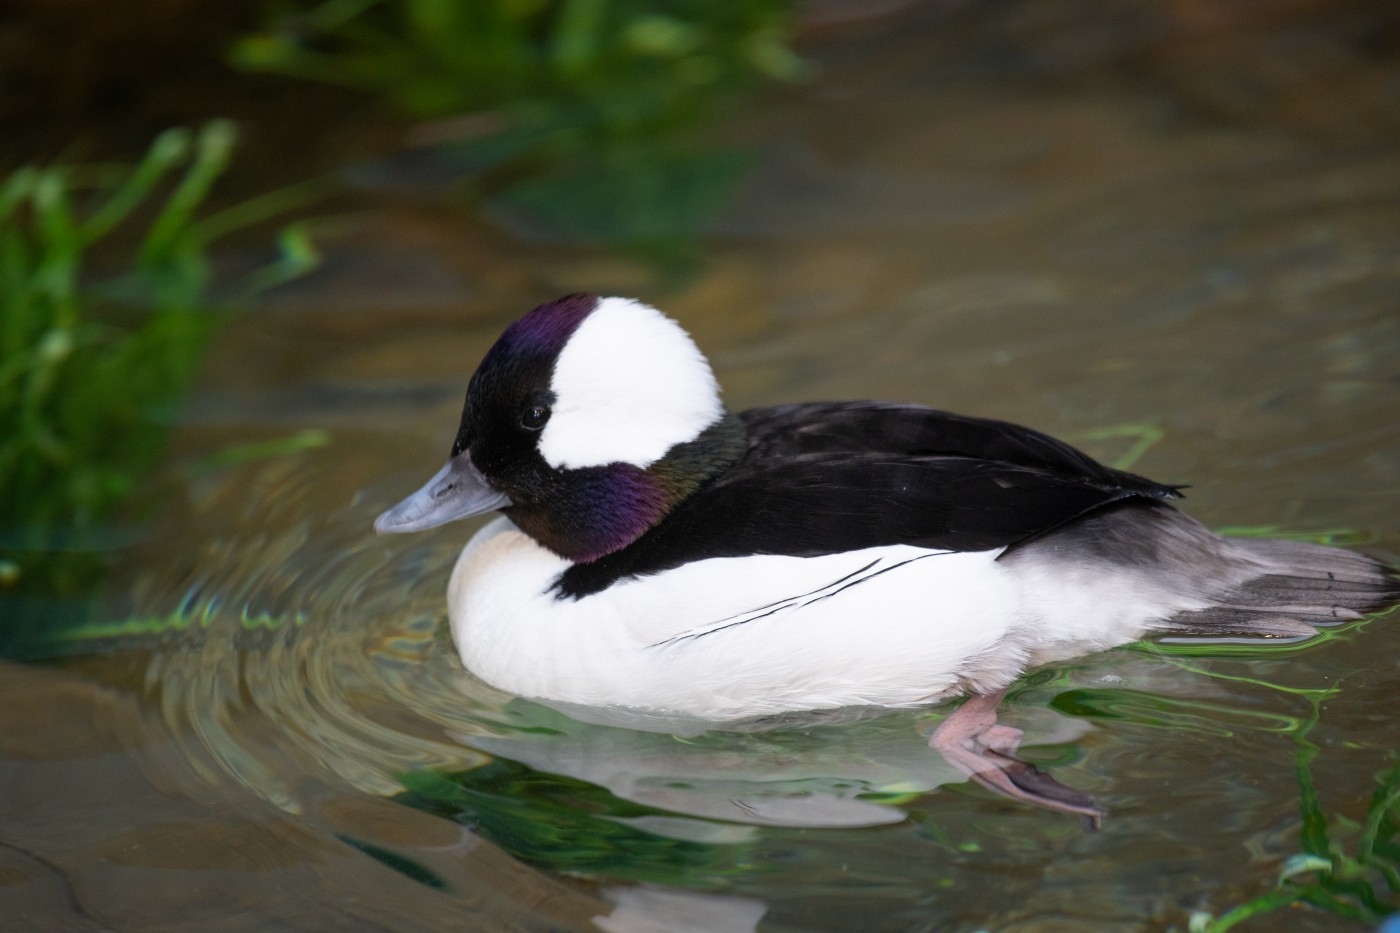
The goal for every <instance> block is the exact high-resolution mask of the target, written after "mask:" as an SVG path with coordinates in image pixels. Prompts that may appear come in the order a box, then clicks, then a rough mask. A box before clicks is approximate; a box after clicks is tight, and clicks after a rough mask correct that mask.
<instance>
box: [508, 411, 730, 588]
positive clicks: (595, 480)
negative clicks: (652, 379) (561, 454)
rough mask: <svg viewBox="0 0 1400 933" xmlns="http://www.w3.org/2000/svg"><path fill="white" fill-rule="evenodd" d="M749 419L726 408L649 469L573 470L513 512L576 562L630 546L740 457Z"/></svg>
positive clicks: (614, 465) (536, 534) (623, 466)
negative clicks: (712, 422)
mask: <svg viewBox="0 0 1400 933" xmlns="http://www.w3.org/2000/svg"><path fill="white" fill-rule="evenodd" d="M747 444H748V438H747V432H746V430H745V428H744V424H743V422H742V421H740V420H739V419H738V418H736V417H735V416H734V415H732V414H730V413H729V412H728V411H725V412H724V413H723V415H721V417H720V418H719V420H718V421H716V422H715V423H714V424H712V425H710V426H709V427H708V428H706V429H705V430H704V431H702V432H700V435H699V436H698V437H696V438H695V439H694V440H691V441H686V442H684V443H681V444H677V445H675V446H674V447H672V448H671V449H670V450H669V451H667V452H666V455H665V456H663V457H662V458H661V459H660V460H657V461H656V462H655V463H652V464H651V465H649V466H647V467H639V466H636V465H635V464H631V463H609V464H607V465H605V466H597V467H584V468H581V469H574V470H565V471H563V472H562V473H561V474H559V477H558V479H557V480H556V481H554V482H551V483H550V484H549V488H548V490H547V491H545V492H544V493H543V495H542V496H541V497H540V499H539V500H538V501H535V502H531V503H529V504H522V505H515V506H512V507H510V508H509V509H506V510H504V511H505V514H506V515H508V516H509V517H510V519H511V520H512V521H513V522H515V524H516V525H517V526H518V527H519V528H520V529H521V530H522V531H524V532H525V533H526V534H528V535H530V537H532V538H534V539H535V540H536V541H538V542H539V543H540V544H542V545H544V546H545V547H547V548H549V549H550V550H551V551H554V552H555V553H556V554H559V555H560V556H562V557H566V558H568V559H569V560H571V561H574V562H575V563H588V562H591V561H595V560H597V559H598V558H600V557H603V556H605V555H607V554H611V553H613V552H614V551H619V550H621V549H622V548H625V547H627V546H628V545H629V544H631V543H632V542H633V541H636V540H637V539H638V538H640V537H641V536H642V535H644V534H646V533H647V531H648V530H650V529H651V528H652V527H654V526H655V525H656V524H657V523H658V522H660V521H661V520H662V519H663V518H665V517H666V516H667V515H669V514H670V513H671V511H672V510H673V509H675V508H676V506H678V505H680V504H681V503H682V502H684V501H685V500H686V499H688V498H689V497H690V496H692V495H694V494H695V493H696V492H697V491H698V490H699V489H700V488H701V487H703V486H704V485H705V484H706V483H708V482H710V481H711V480H712V479H714V478H715V477H716V476H718V475H719V474H720V473H723V472H724V471H725V470H727V469H729V467H731V466H733V465H734V464H735V463H737V462H738V461H739V458H740V457H742V456H743V455H744V451H745V449H746V447H747Z"/></svg>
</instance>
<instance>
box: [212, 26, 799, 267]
mask: <svg viewBox="0 0 1400 933" xmlns="http://www.w3.org/2000/svg"><path fill="white" fill-rule="evenodd" d="M792 5H793V4H792V0H752V2H746V3H712V2H707V0H559V2H545V0H478V2H472V3H461V2H457V0H321V2H317V3H310V4H307V3H302V4H295V5H291V6H288V5H286V4H284V5H282V6H281V7H278V8H274V9H273V10H272V12H271V13H270V16H269V24H270V25H269V26H268V28H267V29H266V30H265V31H264V32H263V33H261V34H259V35H256V36H253V37H249V38H246V39H244V40H243V41H242V42H240V43H239V44H238V45H237V46H236V47H235V49H234V52H233V58H234V61H235V62H236V63H237V64H239V65H240V66H242V67H244V68H248V69H252V70H262V71H273V72H279V73H282V74H288V75H296V76H300V77H304V78H311V79H315V80H320V81H326V82H332V83H337V84H341V85H346V86H349V87H354V88H359V89H361V90H364V91H366V92H369V93H371V94H374V95H376V96H377V97H379V98H381V99H384V100H386V101H388V102H389V103H390V104H392V105H393V106H394V107H396V108H397V109H398V110H399V111H401V112H402V113H404V114H406V115H408V116H410V117H413V118H419V119H422V118H442V117H454V118H455V119H454V120H451V121H442V122H440V123H438V124H437V125H436V126H435V127H434V135H435V136H436V138H438V139H439V140H441V141H442V148H443V152H444V154H445V157H446V158H448V159H449V160H450V161H451V164H452V165H453V166H454V167H455V169H456V170H457V172H458V173H459V176H460V177H461V178H462V179H463V181H464V184H465V185H466V186H467V187H468V188H469V189H470V190H471V193H473V194H475V195H476V196H477V197H480V198H483V199H485V200H487V201H488V202H489V204H490V208H491V210H492V211H493V213H494V214H495V215H496V216H497V219H499V220H502V221H503V222H505V223H506V224H507V225H509V226H513V227H515V228H517V229H522V230H524V231H525V232H528V233H531V234H533V235H537V236H542V237H547V238H548V237H553V238H565V239H572V240H579V239H583V240H593V241H602V242H610V243H620V244H625V245H628V246H631V247H634V248H639V249H641V250H643V251H647V250H650V251H653V252H657V251H659V252H662V253H664V252H666V251H667V250H668V249H670V248H672V247H674V246H675V245H676V244H677V243H680V242H682V241H685V240H687V239H689V238H691V237H693V236H694V234H695V232H696V231H697V230H698V229H700V228H701V227H702V226H703V224H704V223H705V222H706V221H708V220H709V219H710V218H711V217H713V216H714V214H715V213H716V212H717V211H718V210H719V209H720V208H721V207H722V206H723V204H724V202H725V200H726V199H727V197H728V196H729V194H730V193H731V192H732V190H733V187H734V182H735V181H736V179H737V178H738V177H739V175H740V173H741V171H742V169H743V167H744V164H745V158H744V156H743V155H742V153H738V152H735V151H727V150H721V149H716V148H715V147H713V146H710V145H705V144H703V142H702V140H701V139H700V138H699V135H698V133H697V131H698V130H699V129H700V128H701V127H703V126H704V125H706V124H707V123H708V122H709V121H710V120H711V119H712V118H713V117H714V116H716V115H717V114H718V113H719V112H720V111H721V109H722V107H723V105H724V104H725V103H726V102H729V101H732V100H733V99H734V98H735V95H736V94H737V93H738V92H740V91H742V90H744V89H746V88H750V87H752V86H754V85H756V84H757V83H759V82H762V81H765V80H780V81H790V80H793V79H795V78H797V77H798V76H799V75H800V74H801V73H802V71H803V65H802V63H801V61H800V60H799V59H798V58H797V56H796V55H795V54H794V53H793V52H792V50H791V49H790V47H789V45H788V33H789V31H790V23H791V7H792Z"/></svg>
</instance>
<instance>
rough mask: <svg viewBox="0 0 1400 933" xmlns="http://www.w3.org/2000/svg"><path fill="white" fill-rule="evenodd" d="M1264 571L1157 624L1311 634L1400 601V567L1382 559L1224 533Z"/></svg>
mask: <svg viewBox="0 0 1400 933" xmlns="http://www.w3.org/2000/svg"><path fill="white" fill-rule="evenodd" d="M1221 540H1222V542H1223V544H1224V545H1225V547H1226V548H1227V549H1228V550H1229V551H1232V552H1234V553H1235V554H1237V555H1239V556H1240V558H1242V559H1243V561H1244V562H1245V563H1247V564H1253V565H1254V566H1255V567H1257V568H1258V572H1257V573H1255V574H1252V575H1251V576H1250V577H1249V578H1248V579H1246V580H1244V581H1242V582H1239V583H1236V584H1235V585H1233V586H1231V587H1229V588H1228V589H1225V590H1224V591H1223V592H1218V593H1215V594H1212V595H1213V598H1214V602H1215V605H1213V606H1210V607H1208V608H1205V609H1199V610H1195V611H1190V612H1181V613H1178V614H1177V615H1175V616H1173V617H1172V618H1171V619H1169V620H1167V621H1166V622H1165V623H1163V624H1160V625H1157V626H1154V628H1156V629H1158V630H1159V631H1162V632H1165V633H1169V634H1175V635H1195V636H1198V637H1199V636H1210V637H1220V636H1230V635H1241V636H1252V637H1256V638H1257V637H1264V638H1303V637H1307V636H1310V635H1314V634H1316V632H1317V626H1327V625H1336V624H1338V623H1342V622H1350V621H1354V620H1356V619H1360V618H1362V617H1363V616H1364V615H1365V614H1366V613H1369V612H1376V611H1379V610H1382V609H1385V608H1387V607H1388V606H1391V605H1394V604H1395V603H1396V602H1397V601H1400V580H1397V578H1396V576H1395V571H1394V570H1393V569H1391V568H1389V567H1387V566H1386V565H1385V564H1383V563H1381V562H1380V561H1378V560H1376V559H1375V558H1372V557H1368V556H1366V555H1365V554H1358V553H1356V552H1355V551H1347V550H1343V549H1341V548H1336V547H1327V546H1324V545H1320V544H1308V543H1305V542H1301V541H1280V540H1274V539H1266V538H1224V539H1221Z"/></svg>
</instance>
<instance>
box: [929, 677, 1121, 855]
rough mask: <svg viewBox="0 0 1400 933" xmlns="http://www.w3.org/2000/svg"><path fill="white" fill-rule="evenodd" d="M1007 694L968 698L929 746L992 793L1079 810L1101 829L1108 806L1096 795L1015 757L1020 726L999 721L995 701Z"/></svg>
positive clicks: (1074, 810) (1068, 809) (1053, 807)
mask: <svg viewBox="0 0 1400 933" xmlns="http://www.w3.org/2000/svg"><path fill="white" fill-rule="evenodd" d="M1005 696H1006V691H1005V690H998V691H997V692H996V693H988V694H973V695H972V696H970V697H968V698H967V700H966V702H964V703H963V705H962V706H959V707H958V708H957V709H955V710H953V712H952V713H951V714H950V715H949V716H948V718H947V719H945V720H943V722H941V723H940V724H939V726H938V728H937V729H935V730H934V732H933V735H931V736H929V740H928V744H929V747H930V748H932V749H934V750H935V751H937V752H938V753H939V754H941V755H942V756H943V757H944V758H946V759H947V760H948V762H949V763H950V764H952V765H953V766H954V767H956V768H957V769H958V770H959V771H961V772H962V773H963V774H966V775H967V776H968V777H970V778H972V780H974V781H976V782H977V783H978V784H981V785H982V786H983V787H985V788H987V790H990V791H992V792H993V793H997V794H1001V795H1002V796H1004V797H1010V798H1011V799H1013V800H1022V801H1025V802H1026V803H1030V804H1034V805H1035V806H1038V807H1045V808H1047V809H1050V810H1061V811H1063V812H1065V813H1074V814H1077V815H1079V816H1082V817H1084V818H1085V819H1087V820H1088V821H1089V823H1090V825H1091V827H1092V828H1094V829H1098V826H1099V818H1100V817H1101V816H1103V815H1104V814H1105V813H1106V812H1107V811H1106V810H1104V809H1103V808H1102V807H1100V806H1099V805H1098V804H1096V803H1094V798H1092V797H1090V796H1089V795H1088V794H1084V793H1081V792H1079V791H1077V790H1074V789H1073V788H1069V787H1066V786H1065V785H1063V784H1061V783H1060V782H1059V781H1057V780H1055V779H1054V778H1052V777H1050V776H1049V775H1048V774H1044V773H1043V772H1041V771H1039V770H1037V769H1036V767H1035V766H1034V765H1029V764H1026V762H1024V761H1021V760H1020V759H1019V758H1017V757H1016V747H1017V746H1018V745H1019V744H1020V743H1021V730H1020V729H1013V728H1012V727H1011V726H1003V725H999V724H998V723H997V706H998V705H1000V703H1001V701H1002V699H1003V698H1004V697H1005Z"/></svg>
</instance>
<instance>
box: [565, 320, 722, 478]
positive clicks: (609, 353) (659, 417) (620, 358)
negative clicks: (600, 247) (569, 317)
mask: <svg viewBox="0 0 1400 933" xmlns="http://www.w3.org/2000/svg"><path fill="white" fill-rule="evenodd" d="M550 389H551V390H552V391H553V392H554V395H555V402H554V407H553V412H552V414H551V415H550V419H549V422H548V423H547V424H546V425H545V428H544V432H543V433H542V434H541V436H540V446H539V451H540V455H541V456H543V457H544V459H545V461H546V462H547V463H548V464H549V465H550V466H552V467H555V468H556V469H576V468H578V467H589V466H602V465H604V464H608V463H619V462H621V463H631V464H634V465H636V466H639V467H646V466H650V465H651V464H652V463H655V462H656V461H657V460H660V459H661V458H662V457H663V456H665V454H666V451H668V450H670V449H671V448H672V447H674V446H675V445H676V444H680V443H683V442H685V441H689V440H694V439H695V438H696V437H697V436H698V435H699V434H700V432H701V431H703V430H704V429H705V428H707V427H709V426H710V425H712V424H714V423H715V422H716V421H718V420H719V418H720V416H721V415H722V414H723V412H724V408H723V406H722V405H721V404H720V401H719V385H718V384H717V383H716V382H715V376H714V373H713V372H711V371H710V364H709V363H708V362H707V361H706V360H705V357H704V355H702V354H701V353H700V350H699V349H698V348H697V347H696V346H695V343H694V342H693V341H692V340H691V339H690V335H689V334H687V333H686V332H685V331H684V330H682V329H681V327H680V325H679V324H677V323H676V322H675V321H673V320H671V319H670V318H668V317H666V316H665V315H664V314H662V313H661V312H660V311H657V310H656V309H655V308H653V307H650V306H649V305H644V304H642V303H641V302H639V301H632V300H631V299H628V298H602V299H599V301H598V306H597V307H596V308H594V309H593V311H592V313H590V314H589V315H588V317H586V318H585V319H584V321H583V323H582V324H580V325H579V327H578V329H577V330H575V331H574V334H573V336H572V337H570V338H569V342H568V343H567V344H566V345H565V346H564V349H563V350H562V351H561V352H560V354H559V358H558V360H556V361H555V365H554V379H553V381H552V382H551V383H550Z"/></svg>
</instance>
